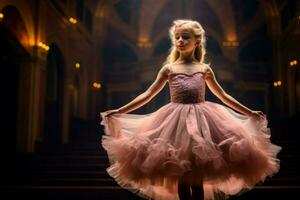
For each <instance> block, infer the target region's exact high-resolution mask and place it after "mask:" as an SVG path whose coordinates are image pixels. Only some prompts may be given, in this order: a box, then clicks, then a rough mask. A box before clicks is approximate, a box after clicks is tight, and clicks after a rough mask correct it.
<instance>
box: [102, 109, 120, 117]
mask: <svg viewBox="0 0 300 200" xmlns="http://www.w3.org/2000/svg"><path fill="white" fill-rule="evenodd" d="M116 113H120V111H119V109H114V110H108V111H106V115H105V116H106V117H108V116H109V115H112V114H116Z"/></svg>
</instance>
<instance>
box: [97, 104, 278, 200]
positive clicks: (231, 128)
mask: <svg viewBox="0 0 300 200" xmlns="http://www.w3.org/2000/svg"><path fill="white" fill-rule="evenodd" d="M105 114H106V113H105V112H102V113H101V117H102V121H101V125H103V126H104V130H105V135H103V136H102V141H101V142H102V146H103V147H104V149H105V150H106V151H107V154H108V157H109V160H110V166H109V167H108V168H107V172H108V173H109V175H110V176H111V177H113V178H114V179H115V180H116V181H117V182H118V184H119V185H120V186H122V187H123V188H125V189H128V190H130V191H132V192H134V193H136V194H137V195H139V196H141V197H143V198H152V199H155V200H178V199H179V197H178V182H179V181H181V182H184V183H187V184H191V185H192V184H193V185H202V184H203V187H204V194H205V199H213V198H214V194H216V193H223V194H226V195H234V194H237V193H239V192H241V191H244V189H251V188H252V187H253V186H254V185H255V184H257V183H258V182H262V181H264V179H265V178H266V177H267V176H272V175H273V174H275V173H277V172H278V170H279V163H280V161H279V160H278V159H277V157H276V156H277V154H278V152H279V151H280V149H281V147H279V146H277V145H274V144H272V143H271V141H270V129H269V128H268V127H267V119H266V118H260V119H257V118H255V119H254V118H251V117H247V116H245V115H241V114H239V113H237V112H235V111H234V110H232V109H230V108H228V107H226V106H223V105H221V104H217V103H213V102H209V101H204V102H201V103H195V104H181V103H173V102H170V103H168V104H166V105H164V106H162V107H161V108H160V109H158V110H156V111H155V112H152V113H149V114H145V115H139V114H113V115H110V116H108V117H106V116H105Z"/></svg>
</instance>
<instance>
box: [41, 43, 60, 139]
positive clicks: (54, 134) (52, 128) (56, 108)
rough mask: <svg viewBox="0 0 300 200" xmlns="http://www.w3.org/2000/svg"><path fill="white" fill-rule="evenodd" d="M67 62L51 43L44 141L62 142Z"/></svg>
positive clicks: (47, 72)
mask: <svg viewBox="0 0 300 200" xmlns="http://www.w3.org/2000/svg"><path fill="white" fill-rule="evenodd" d="M64 78H65V62H64V57H63V54H62V52H61V50H60V49H59V47H58V46H57V45H55V44H51V45H50V51H49V53H48V55H47V69H46V102H45V117H44V119H45V121H44V142H47V143H57V144H59V143H61V141H62V113H63V97H64Z"/></svg>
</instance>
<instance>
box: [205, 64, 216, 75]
mask: <svg viewBox="0 0 300 200" xmlns="http://www.w3.org/2000/svg"><path fill="white" fill-rule="evenodd" d="M203 68H204V69H203V70H204V72H205V74H206V76H213V75H214V72H213V70H212V68H211V67H210V64H204V65H203Z"/></svg>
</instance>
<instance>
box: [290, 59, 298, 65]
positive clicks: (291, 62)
mask: <svg viewBox="0 0 300 200" xmlns="http://www.w3.org/2000/svg"><path fill="white" fill-rule="evenodd" d="M297 64H298V61H297V60H292V61H290V66H294V65H297Z"/></svg>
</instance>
